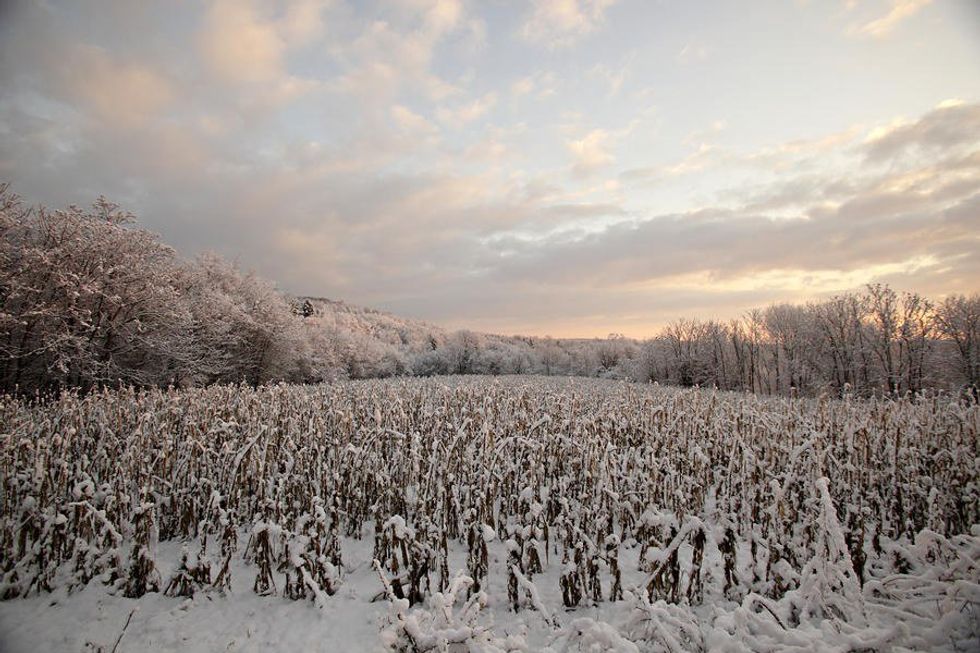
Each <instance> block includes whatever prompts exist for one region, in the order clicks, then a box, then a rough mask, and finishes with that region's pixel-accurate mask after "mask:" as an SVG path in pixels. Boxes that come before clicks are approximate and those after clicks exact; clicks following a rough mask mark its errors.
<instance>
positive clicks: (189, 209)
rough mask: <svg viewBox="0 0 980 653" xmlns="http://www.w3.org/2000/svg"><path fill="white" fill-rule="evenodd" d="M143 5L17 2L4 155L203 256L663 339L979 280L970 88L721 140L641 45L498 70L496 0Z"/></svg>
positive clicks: (485, 323)
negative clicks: (759, 316)
mask: <svg viewBox="0 0 980 653" xmlns="http://www.w3.org/2000/svg"><path fill="white" fill-rule="evenodd" d="M541 6H543V5H538V6H536V8H535V9H534V10H532V16H533V12H534V11H538V10H540V11H544V9H540V7H541ZM556 6H557V7H558V8H559V10H567V9H568V8H569V7H571V8H572V9H573V11H571V13H570V14H569V16H574V15H575V13H576V12H577V13H578V14H581V15H582V16H584V20H585V21H586V22H585V23H582V24H581V25H579V23H577V22H576V20H570V21H568V22H566V23H565V25H566V27H564V28H558V27H556V28H555V29H556V30H557V31H555V32H553V33H552V35H551V37H552V38H557V39H558V41H559V42H572V41H575V40H577V39H581V38H583V37H585V36H587V35H588V34H590V33H595V30H597V29H598V27H599V25H601V23H602V21H603V11H605V9H606V6H607V4H603V3H599V4H595V3H581V2H580V3H566V4H565V5H556ZM106 7H108V5H106ZM147 7H150V8H141V9H138V10H137V9H127V10H124V9H119V8H118V7H117V8H114V9H113V10H112V11H111V12H108V13H110V14H111V15H112V16H113V18H112V20H109V21H106V20H103V17H102V15H101V13H100V12H81V13H79V12H78V10H77V9H76V8H75V7H74V6H73V5H72V4H71V3H67V4H64V5H61V4H57V3H44V4H40V3H32V4H25V5H23V7H22V9H20V10H18V13H17V15H15V16H14V17H13V18H12V19H11V21H12V23H11V25H12V26H9V27H8V26H4V25H2V24H0V73H2V77H3V81H4V84H2V85H0V177H2V178H3V179H4V180H7V179H9V180H10V181H12V182H13V185H14V189H15V190H16V191H17V192H19V193H21V194H23V195H24V196H25V197H26V198H27V199H28V200H29V201H43V202H45V203H47V204H49V205H52V206H62V205H64V204H66V203H68V202H76V203H85V202H88V201H90V200H91V199H92V198H93V197H95V196H97V195H98V194H102V193H104V194H106V195H107V196H109V197H110V198H112V199H114V200H116V201H119V202H121V203H122V204H123V205H124V206H126V207H127V208H129V209H132V210H134V211H135V212H136V213H137V214H138V215H139V216H140V217H141V223H142V224H143V225H145V226H147V227H148V228H150V229H152V230H154V231H158V232H160V233H162V235H163V237H164V239H165V240H166V241H167V242H170V243H172V244H174V245H175V246H176V247H177V248H178V249H179V251H181V252H182V253H184V254H185V255H193V254H195V253H196V252H198V251H201V250H204V249H216V250H218V251H220V252H222V253H224V254H225V255H227V256H229V257H230V258H235V259H238V260H239V261H240V262H241V263H242V265H244V266H245V267H250V268H255V269H257V270H258V271H259V272H260V273H261V274H262V275H263V276H265V277H267V278H269V279H274V280H275V281H276V282H278V283H279V284H280V286H281V287H282V288H284V289H286V290H288V291H290V292H295V293H311V294H318V295H328V296H333V297H338V298H345V299H348V300H350V301H354V302H357V303H361V304H366V305H372V306H377V307H380V308H386V309H389V310H395V311H398V312H403V313H406V314H411V315H417V316H421V317H425V318H427V319H430V320H434V321H437V322H444V323H445V324H447V325H450V326H464V325H465V326H470V327H473V328H477V329H493V330H504V331H525V332H535V333H547V332H549V331H550V332H551V333H553V334H557V335H583V334H590V333H592V334H606V333H608V332H609V331H611V330H613V329H615V330H617V331H625V332H627V333H630V334H632V335H646V334H648V333H650V330H651V329H652V328H653V326H654V325H656V324H657V323H659V322H662V321H663V320H665V319H668V318H669V317H671V316H678V315H688V314H700V315H705V316H715V317H725V316H728V315H734V314H737V313H738V312H739V311H740V310H742V309H743V308H745V307H747V306H753V305H758V304H765V303H767V302H769V301H778V300H798V299H800V298H802V297H806V296H809V295H810V294H813V293H815V292H816V293H820V292H832V291H834V290H839V289H845V288H847V287H849V286H852V285H855V284H860V283H863V282H864V281H866V280H888V281H891V282H893V283H894V284H895V285H896V286H898V287H907V288H912V289H915V290H919V291H921V292H933V291H935V292H942V293H947V292H960V291H972V290H977V289H978V286H977V279H980V244H978V241H977V235H976V234H978V233H980V224H978V217H977V216H978V215H980V126H978V122H977V121H978V115H980V105H978V104H977V103H975V102H959V103H957V102H947V103H943V104H942V105H939V106H937V107H935V108H934V109H932V110H930V111H927V112H925V113H924V114H922V115H915V116H907V117H904V118H900V119H898V120H895V121H892V122H890V123H889V122H886V123H884V124H881V125H879V126H877V127H874V126H873V125H856V126H854V127H849V128H846V129H840V128H836V131H831V132H830V133H822V132H820V131H816V132H814V133H812V134H809V135H807V137H805V138H799V137H798V138H794V139H792V140H786V141H775V142H772V143H765V142H764V141H763V142H760V137H758V136H757V135H756V136H749V135H747V134H744V133H743V132H742V131H741V129H742V126H743V124H744V123H742V122H740V119H741V114H740V111H739V108H738V107H733V109H732V111H731V112H729V111H727V110H726V117H728V118H729V119H730V120H732V123H731V125H730V126H729V127H727V129H726V130H725V132H724V135H725V139H724V140H721V137H720V136H718V134H719V132H720V131H721V130H722V129H725V125H724V124H722V123H718V124H712V123H711V120H712V119H713V118H716V117H717V115H712V111H713V110H711V109H710V106H709V107H707V108H706V109H705V110H704V111H699V112H695V113H696V115H694V114H692V115H691V116H690V117H688V116H683V118H684V119H683V120H678V116H677V113H676V107H672V106H670V105H669V103H670V101H671V97H670V96H669V95H668V94H667V93H666V92H663V91H661V90H658V95H657V99H658V102H663V103H665V104H663V105H662V109H663V110H662V111H661V112H660V113H658V114H657V118H656V121H657V126H658V128H659V127H662V126H666V127H665V128H664V129H658V130H657V133H656V135H655V136H656V140H653V139H651V140H650V141H647V140H644V139H645V138H646V137H648V136H650V135H651V134H648V133H646V132H647V131H651V132H652V131H654V130H652V129H651V130H646V128H645V127H646V126H647V125H646V123H644V122H642V121H644V120H646V118H645V117H644V116H646V115H647V114H644V113H641V112H639V110H638V106H640V105H639V104H637V102H635V101H634V100H635V98H636V95H634V94H633V93H632V90H631V89H630V90H627V89H626V84H627V82H624V81H622V80H623V79H627V81H628V82H629V83H630V84H632V83H633V82H643V83H646V82H648V81H649V79H646V80H644V79H641V77H640V76H641V75H643V74H646V72H645V71H644V68H645V66H646V62H645V61H644V66H640V64H639V62H640V57H639V55H638V56H637V59H636V60H635V61H636V64H635V65H634V66H633V67H632V68H631V69H630V70H631V76H630V77H628V78H627V77H626V76H625V74H624V73H623V71H624V70H625V69H626V66H624V65H622V64H623V62H624V61H625V62H627V63H629V62H630V60H629V58H628V57H622V56H620V57H618V58H614V59H613V60H611V61H610V60H609V59H608V58H606V59H603V58H601V57H598V58H597V57H594V56H593V54H594V53H593V52H592V51H583V52H582V53H580V54H581V55H582V56H583V57H584V59H575V58H574V56H573V55H574V53H572V52H569V51H562V52H561V53H555V54H554V55H553V56H554V59H555V61H554V62H552V63H551V64H549V65H553V68H551V70H547V71H546V70H540V69H536V68H535V66H536V64H533V63H532V64H531V66H530V67H524V65H523V62H522V65H520V66H514V67H511V68H506V69H501V70H498V69H497V68H496V66H497V61H496V60H494V61H492V62H491V63H492V64H493V65H492V66H490V65H488V64H486V60H488V59H493V57H490V56H489V53H487V52H483V53H481V52H479V51H474V50H473V49H471V48H470V46H469V42H468V41H469V38H470V35H471V33H472V31H473V29H474V28H473V25H474V24H482V25H484V26H485V28H486V30H487V36H488V38H489V42H491V43H496V37H497V36H498V35H496V34H495V33H494V30H504V31H507V30H509V29H510V28H509V27H502V26H501V23H500V22H499V20H498V18H499V17H497V16H496V14H494V12H487V13H485V14H484V16H479V15H473V14H474V12H475V11H476V9H475V8H478V7H479V6H478V5H476V4H475V3H468V4H467V3H459V2H438V1H435V0H433V1H422V0H404V1H403V2H399V3H396V4H394V5H385V8H384V10H383V11H381V10H376V8H375V9H368V10H366V9H365V8H364V6H363V5H361V4H359V3H346V4H345V3H344V2H343V0H335V1H334V2H332V3H324V4H321V3H316V2H307V1H305V0H303V1H301V2H299V3H285V4H282V5H275V6H273V5H266V4H258V3H255V4H238V3H235V4H223V3H221V2H218V3H217V4H213V5H212V4H206V5H200V6H199V5H193V6H192V7H190V8H189V9H187V12H188V13H187V14H186V15H184V14H182V15H181V20H180V21H167V20H165V18H167V16H168V13H167V12H169V11H170V10H169V8H163V9H160V8H153V7H152V6H150V5H147ZM562 7H564V9H562ZM107 11H108V10H107ZM118 12H134V13H132V14H131V13H126V14H125V15H117V14H118ZM22 14H23V15H26V16H27V17H26V18H25V17H24V16H23V15H22ZM517 18H518V20H519V19H521V18H529V17H528V16H524V17H521V16H518V17H517ZM484 19H485V22H484ZM0 22H2V21H0ZM506 24H509V23H506V22H505V25H506ZM561 24H562V23H561V22H559V23H557V25H561ZM586 24H587V25H588V26H587V27H586V26H585V25H586ZM126 25H129V26H130V27H131V29H122V28H123V27H125V26H126ZM159 25H165V26H166V29H167V30H171V31H168V32H163V31H161V32H153V33H154V34H155V35H156V36H155V37H154V38H152V39H151V38H145V36H144V35H145V34H147V33H150V30H151V28H153V26H159ZM576 25H579V26H576ZM137 28H138V29H137ZM239 34H240V35H241V37H242V39H243V40H242V41H241V42H236V41H235V39H236V38H238V35H239ZM205 35H208V37H209V38H210V37H211V36H214V37H215V38H214V39H213V40H212V41H208V40H207V39H206V38H205ZM556 35H557V36H556ZM195 38H197V39H198V40H197V41H195ZM569 39H570V40H569ZM532 42H533V43H534V44H535V45H537V44H541V45H546V46H547V45H548V43H549V40H548V38H545V40H544V41H535V40H534V39H533V38H532ZM95 43H98V45H94V44H95ZM186 43H191V44H192V45H195V47H191V48H187V47H185V44H186ZM242 43H249V44H251V45H254V46H255V47H254V48H253V49H249V50H248V51H240V48H241V44H242ZM510 45H513V46H515V48H518V51H517V52H516V53H515V56H523V55H525V54H526V53H527V49H526V47H525V46H524V44H520V43H518V44H513V43H511V44H510ZM250 47H251V46H250ZM583 50H584V49H583ZM672 52H673V50H672V49H671V50H668V51H667V59H666V64H667V68H668V69H669V70H674V72H676V67H675V66H674V65H673V61H672V59H671V57H670V54H671V53H672ZM493 54H494V55H495V54H496V53H493ZM566 59H568V61H565V60H566ZM583 60H584V61H585V62H584V63H583ZM65 61H70V62H71V63H72V66H71V67H67V66H65V63H64V62H65ZM246 64H247V65H246ZM481 65H483V67H481ZM569 70H574V71H587V72H588V71H591V74H592V76H594V77H595V78H596V80H598V81H599V82H601V86H602V87H603V88H607V89H608V90H609V91H610V92H615V91H616V90H618V89H620V87H621V86H622V90H620V92H619V95H618V96H617V97H616V98H615V99H616V100H617V102H618V104H617V102H607V101H604V100H603V98H601V97H583V96H582V95H581V88H580V85H579V87H576V85H575V84H567V85H566V84H564V83H562V84H559V80H562V81H563V80H564V79H566V78H567V77H565V76H567V75H568V74H569V73H568V71H569ZM559 75H562V76H563V77H559ZM587 86H591V87H592V89H593V90H601V89H597V84H596V83H595V81H593V82H592V83H591V84H589V85H587ZM658 88H659V87H658ZM572 93H577V94H578V95H572ZM542 97H549V98H550V99H549V100H548V101H547V102H542V101H539V100H540V98H542ZM627 99H628V100H630V101H629V102H626V100H627ZM648 104H649V102H648V101H647V102H644V103H643V105H642V106H647V105H648ZM687 106H688V105H685V109H686V107H687ZM743 108H744V107H743ZM869 111H870V109H869ZM753 115H754V114H753ZM845 118H846V116H845ZM753 120H755V118H753ZM759 120H762V118H759ZM670 121H674V124H673V126H671V125H670V124H669V123H670ZM623 124H626V125H627V126H626V127H622V128H619V129H617V128H616V127H615V126H616V125H623ZM698 124H701V125H707V128H705V129H701V130H694V129H693V127H694V126H695V125H698ZM671 129H673V130H674V131H673V133H670V130H671ZM797 133H798V134H807V132H805V131H799V132H797ZM753 139H755V141H754V142H753ZM737 143H740V144H741V147H739V146H737V145H736V144H737ZM661 146H662V149H659V148H661ZM678 148H679V149H678ZM670 152H674V154H673V155H671V154H669V153H670ZM654 156H656V157H658V158H655V159H652V158H646V157H654ZM671 157H673V158H671ZM645 162H646V163H648V164H649V165H644V163H645ZM622 168H627V169H626V170H623V169H622ZM639 181H642V182H656V183H643V184H640V183H630V182H639ZM689 189H693V190H690V192H689V196H685V194H687V193H688V191H689ZM677 197H680V199H677ZM662 199H666V200H667V202H666V204H665V205H666V206H670V207H675V206H679V208H677V209H676V210H675V209H674V208H669V209H668V208H661V206H662V204H661V200H662Z"/></svg>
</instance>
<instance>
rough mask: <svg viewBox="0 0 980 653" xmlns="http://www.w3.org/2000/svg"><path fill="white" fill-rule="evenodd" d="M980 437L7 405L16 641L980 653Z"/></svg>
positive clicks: (921, 426)
mask: <svg viewBox="0 0 980 653" xmlns="http://www.w3.org/2000/svg"><path fill="white" fill-rule="evenodd" d="M978 433H980V409H978V408H977V407H976V406H968V405H964V404H960V403H957V402H956V401H954V400H953V399H951V398H948V397H940V398H931V399H918V400H914V401H899V402H896V401H875V402H864V401H818V400H813V401H810V400H788V399H762V398H757V397H753V396H748V395H738V394H726V393H715V392H712V391H707V390H677V389H667V388H660V387H656V386H637V385H632V384H625V383H615V382H606V381H596V380H582V379H554V378H538V379H535V378H527V377H515V378H496V379H493V378H479V377H469V378H440V379H428V380H417V379H408V380H404V379H403V380H397V381H365V382H349V383H338V384H333V385H325V386H273V387H265V388H259V389H251V388H243V387H211V388H206V389H200V390H187V391H171V392H159V391H153V392H147V393H143V394H136V393H132V392H128V391H122V392H107V393H104V394H98V395H92V396H89V397H87V398H84V399H81V398H77V397H74V396H71V395H66V396H65V397H63V398H62V399H61V400H60V401H57V402H53V403H48V404H44V405H27V404H23V403H19V402H15V401H13V400H11V399H0V477H2V482H3V487H2V496H0V520H2V521H0V527H2V530H0V545H2V549H0V550H2V553H3V556H2V560H0V566H2V572H3V577H2V585H0V594H2V596H3V598H5V599H7V600H5V601H3V602H0V650H2V651H62V650H63V651H79V650H93V651H98V650H101V651H106V652H108V651H113V650H115V651H156V650H200V651H218V650H221V651H224V650H247V651H269V650H284V651H383V650H404V651H427V650H459V651H467V650H469V651H486V652H491V651H521V650H527V651H540V650H547V649H550V650H553V651H596V652H600V651H709V650H730V651H782V650H806V651H818V650H819V651H824V650H837V651H860V650H895V651H902V650H910V649H911V650H949V651H957V650H961V651H962V650H977V649H980V526H978V522H980V515H978V511H980V483H978V477H980V475H978V465H980V463H978V459H980V440H978Z"/></svg>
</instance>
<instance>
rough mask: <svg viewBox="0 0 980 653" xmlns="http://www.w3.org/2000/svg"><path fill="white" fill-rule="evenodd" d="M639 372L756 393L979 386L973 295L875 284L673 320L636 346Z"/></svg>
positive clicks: (977, 309) (978, 328)
mask: <svg viewBox="0 0 980 653" xmlns="http://www.w3.org/2000/svg"><path fill="white" fill-rule="evenodd" d="M636 377H637V378H639V379H643V380H656V381H658V382H663V383H669V384H677V385H687V386H690V385H700V386H709V387H711V386H714V387H718V388H722V389H726V390H746V391H751V392H758V393H764V394H803V395H815V394H821V393H828V394H833V395H838V396H840V395H844V394H850V393H854V394H858V395H870V394H904V393H908V392H912V393H915V392H920V391H922V390H925V389H927V388H934V389H943V390H948V391H958V390H963V391H966V392H967V393H969V394H972V395H973V396H974V397H977V394H978V393H977V391H978V388H980V295H978V294H974V295H972V296H969V297H966V296H963V295H952V296H949V297H946V298H945V299H944V300H942V301H939V302H933V301H931V300H929V299H927V298H925V297H923V296H921V295H919V294H916V293H902V294H899V293H897V292H896V291H895V290H893V289H892V288H890V287H888V286H885V285H881V284H874V285H869V286H867V288H866V289H865V290H864V291H863V292H856V293H845V294H841V295H838V296H835V297H833V298H831V299H829V300H826V301H822V302H812V303H808V304H804V305H789V304H780V305H773V306H769V307H768V308H765V309H757V310H752V311H749V312H748V313H747V314H746V315H745V316H744V317H742V318H741V319H737V320H732V321H731V322H728V323H722V322H717V321H713V320H709V321H700V320H680V321H678V322H675V323H673V324H671V325H669V326H668V327H667V328H665V329H664V330H663V332H662V333H661V334H660V335H659V336H658V337H656V338H654V339H653V340H650V341H648V342H647V343H645V344H644V346H643V349H642V352H641V354H640V360H639V361H638V365H637V368H636Z"/></svg>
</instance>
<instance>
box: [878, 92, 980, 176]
mask: <svg viewBox="0 0 980 653" xmlns="http://www.w3.org/2000/svg"><path fill="white" fill-rule="evenodd" d="M978 135H980V104H957V105H953V106H944V107H939V108H937V109H933V110H932V111H930V112H929V113H927V114H925V115H924V116H922V117H921V118H920V119H918V120H916V121H914V122H910V123H906V124H902V125H899V126H897V127H894V128H892V129H890V130H888V131H886V132H885V133H884V134H882V135H881V136H878V137H877V138H873V139H872V140H871V141H869V142H868V143H866V144H865V145H864V148H863V149H864V153H865V156H866V157H867V159H868V160H869V161H876V162H877V161H884V160H887V159H892V158H895V157H897V156H899V155H902V154H905V153H923V152H925V153H932V152H936V151H942V150H948V149H949V148H955V147H960V146H962V145H963V144H969V143H976V141H977V139H978Z"/></svg>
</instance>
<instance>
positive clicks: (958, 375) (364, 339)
mask: <svg viewBox="0 0 980 653" xmlns="http://www.w3.org/2000/svg"><path fill="white" fill-rule="evenodd" d="M978 331H980V296H977V295H974V296H972V297H969V298H967V297H962V296H955V297H950V298H947V299H945V300H944V301H942V302H940V303H937V304H934V303H933V302H930V301H929V300H927V299H925V298H923V297H920V296H918V295H914V294H907V295H901V296H899V295H898V294H896V293H895V292H894V291H892V290H891V289H890V288H887V287H884V286H872V287H870V288H869V289H868V290H867V292H865V293H860V294H848V295H843V296H840V297H836V298H834V299H832V300H830V301H827V302H823V303H819V304H808V305H805V306H789V305H781V306H771V307H769V308H767V309H763V310H757V311H752V312H750V313H749V314H748V315H747V316H745V317H744V318H743V319H740V320H735V321H732V322H729V323H721V322H715V321H707V322H702V321H697V320H694V321H692V320H683V321H680V322H676V323H674V324H672V325H670V326H668V327H667V328H666V329H664V330H663V332H662V333H661V334H660V335H658V336H657V337H655V338H653V339H651V340H649V341H646V342H638V341H635V340H630V339H627V338H623V337H621V336H610V337H609V338H606V339H553V338H532V337H518V336H512V337H508V336H497V335H488V334H478V333H474V332H471V331H457V332H452V333H450V332H447V331H445V330H443V329H440V328H439V327H436V326H433V325H430V324H427V323H425V322H420V321H416V320H407V319H403V318H399V317H396V316H392V315H388V314H386V313H381V312H378V311H371V310H368V309H361V308H357V307H352V306H349V305H347V304H344V303H342V302H334V301H329V300H323V299H316V298H289V297H286V296H285V295H283V294H282V293H280V292H278V291H277V290H276V289H275V288H274V287H273V286H272V285H271V284H269V283H268V282H266V281H264V280H262V279H260V278H258V277H256V276H255V275H253V274H251V273H247V272H243V271H242V270H240V269H238V268H237V267H236V266H234V265H232V264H230V263H229V262H227V261H225V260H223V259H222V258H220V257H218V256H216V255H204V256H201V257H198V258H197V259H195V260H193V261H188V260H185V259H183V258H181V257H180V256H178V255H177V253H176V252H175V251H174V250H173V249H172V248H170V247H168V246H167V245H165V244H164V243H162V242H161V241H160V240H159V238H158V237H157V236H156V235H154V234H151V233H149V232H147V231H145V230H143V229H140V228H138V227H137V226H136V225H135V220H134V217H133V216H132V215H131V214H129V213H127V212H125V211H123V210H121V209H120V208H119V207H118V206H116V205H114V204H112V203H110V202H108V201H106V200H104V199H99V200H98V201H96V203H95V204H94V205H93V206H92V207H91V208H89V209H82V208H79V207H76V206H70V207H68V208H66V209H63V210H57V211H52V210H48V209H46V208H44V207H29V206H25V205H24V204H23V203H22V202H21V201H20V200H19V199H18V198H17V197H16V196H15V195H13V194H12V193H11V192H10V190H9V188H8V187H7V186H6V185H0V390H3V391H6V392H23V393H33V392H36V391H41V392H48V391H57V390H60V389H64V388H81V389H83V390H85V389H90V388H93V387H101V386H117V385H137V386H168V385H175V386H192V385H206V384H211V383H239V382H244V383H249V384H252V385H259V384H263V383H268V382H275V381H286V382H297V383H300V382H302V383H306V382H310V383H313V382H321V381H329V380H334V379H338V378H372V377H385V376H398V375H416V376H429V375H435V374H544V375H577V376H601V377H612V378H624V379H634V380H638V381H657V382H661V383H670V384H679V385H702V386H717V387H719V388H723V389H733V390H734V389H741V390H750V391H754V392H760V393H771V394H788V393H794V392H796V393H806V394H816V393H820V392H833V393H838V394H840V393H846V392H855V393H861V394H870V393H873V392H904V391H918V390H921V389H924V388H927V387H934V388H943V389H948V390H955V389H959V388H972V391H973V393H974V394H976V390H977V387H978V385H980V360H978V359H980V333H978Z"/></svg>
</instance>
